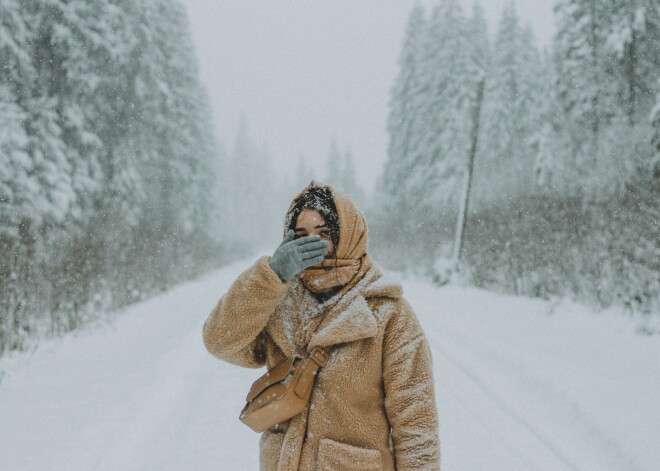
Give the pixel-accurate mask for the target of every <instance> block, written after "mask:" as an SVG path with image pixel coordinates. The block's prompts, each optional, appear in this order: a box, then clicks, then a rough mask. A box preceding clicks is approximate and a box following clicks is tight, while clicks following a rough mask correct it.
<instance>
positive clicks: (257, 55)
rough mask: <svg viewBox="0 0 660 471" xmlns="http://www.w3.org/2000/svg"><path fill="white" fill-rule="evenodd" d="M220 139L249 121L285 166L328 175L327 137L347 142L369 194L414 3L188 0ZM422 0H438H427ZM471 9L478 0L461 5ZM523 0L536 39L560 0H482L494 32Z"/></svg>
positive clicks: (227, 140)
mask: <svg viewBox="0 0 660 471" xmlns="http://www.w3.org/2000/svg"><path fill="white" fill-rule="evenodd" d="M183 3H184V4H185V5H186V6H187V8H188V16H189V19H190V23H191V30H192V34H193V41H194V44H195V47H196V49H197V50H196V54H197V57H198V59H199V63H200V71H201V75H202V81H203V84H204V86H205V88H206V90H207V92H208V95H209V98H210V100H211V105H212V107H213V113H214V121H215V127H216V133H217V137H218V139H219V140H220V142H222V143H223V145H224V146H225V147H227V148H230V147H231V145H232V143H233V140H234V136H235V134H236V129H237V127H238V122H239V120H240V118H241V116H244V117H245V120H246V122H247V123H248V125H249V127H250V131H251V135H252V137H253V139H254V140H255V143H256V144H259V145H262V144H264V145H266V146H267V148H268V150H269V152H270V155H271V157H272V159H273V161H274V164H275V166H276V167H277V168H278V169H280V172H281V173H282V174H283V173H284V172H294V171H295V168H296V166H297V163H298V161H299V158H300V155H304V156H305V158H306V159H307V161H308V162H309V163H310V165H313V166H314V168H315V169H316V171H317V173H316V174H315V178H317V179H319V180H323V178H324V177H325V175H326V173H327V163H326V157H327V154H328V149H329V146H330V141H331V140H332V138H333V137H336V139H337V142H338V144H339V146H340V148H342V149H344V148H346V147H349V148H350V149H351V152H352V154H353V157H354V162H355V166H356V168H357V170H358V181H359V182H361V183H362V184H363V185H364V186H365V188H366V189H367V190H368V191H371V190H372V188H373V186H374V184H375V181H376V178H377V176H378V173H379V172H380V168H381V167H382V164H383V162H384V160H385V156H386V150H387V133H386V132H385V124H386V119H387V103H388V99H389V93H390V88H391V87H392V84H393V82H394V79H395V78H396V75H397V61H398V57H399V52H400V48H401V43H402V40H403V33H404V30H405V24H406V21H407V18H408V13H409V12H410V9H411V8H412V6H413V4H414V0H332V1H329V0H324V1H321V0H183ZM421 3H422V4H423V5H431V4H434V3H433V2H429V1H423V2H421ZM462 3H463V5H464V9H465V11H466V12H469V11H471V9H472V3H473V2H472V1H465V0H463V1H462ZM507 3H514V4H516V7H517V10H518V12H519V15H520V16H521V18H522V19H523V21H524V22H527V23H529V24H530V25H531V26H532V29H533V30H534V32H535V34H536V38H537V41H538V43H539V44H541V45H547V44H549V42H550V38H551V36H552V34H553V30H554V20H553V17H552V5H553V4H554V0H534V1H529V0H482V1H481V4H482V5H483V6H484V10H485V11H486V15H487V17H488V19H489V22H490V33H491V35H492V33H493V31H494V29H495V27H496V25H497V21H498V19H499V16H500V12H501V10H502V7H503V5H505V4H507Z"/></svg>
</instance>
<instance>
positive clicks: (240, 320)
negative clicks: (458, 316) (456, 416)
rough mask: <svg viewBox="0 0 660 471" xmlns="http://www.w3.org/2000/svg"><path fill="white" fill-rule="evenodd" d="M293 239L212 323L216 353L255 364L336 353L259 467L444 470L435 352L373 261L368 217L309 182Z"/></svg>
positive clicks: (237, 285)
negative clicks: (313, 353) (326, 351)
mask: <svg viewBox="0 0 660 471" xmlns="http://www.w3.org/2000/svg"><path fill="white" fill-rule="evenodd" d="M284 232H285V238H284V242H282V244H281V245H280V246H279V247H278V248H277V249H276V250H275V252H274V253H273V256H272V257H262V258H260V259H259V260H257V262H256V263H255V265H254V266H252V267H251V268H249V269H248V270H246V271H245V272H243V273H242V274H241V275H240V276H239V277H238V279H237V280H236V281H235V282H234V283H233V284H232V285H231V287H230V288H229V291H228V292H227V293H226V294H225V295H224V296H223V297H222V298H221V299H220V301H219V302H218V304H217V306H216V307H215V309H214V310H213V311H212V312H211V315H210V316H209V318H208V320H207V321H206V323H205V325H204V343H205V345H206V348H207V349H208V350H209V351H210V352H211V353H213V354H214V355H216V356H218V357H219V358H222V359H223V360H226V361H228V362H230V363H233V364H237V365H240V366H245V367H251V368H257V367H261V366H264V365H266V366H267V367H268V368H269V369H270V368H272V367H273V366H274V365H276V364H278V363H280V362H282V361H284V360H286V359H288V358H292V357H294V356H296V355H299V356H301V357H302V356H303V355H304V354H305V353H306V352H311V351H312V349H314V348H315V347H326V348H327V349H329V350H330V355H329V359H328V361H327V363H326V365H325V366H324V367H323V368H322V369H321V370H320V371H319V373H318V375H317V377H316V381H315V383H314V387H313V390H312V396H311V399H310V402H309V405H308V407H307V409H306V410H305V411H304V412H302V413H300V414H298V415H296V416H294V417H292V418H291V419H289V420H287V421H286V422H284V423H282V424H277V425H275V426H273V427H271V428H270V429H268V430H266V431H265V432H263V434H262V436H261V440H260V456H259V458H260V468H261V470H263V471H298V470H299V471H316V470H320V471H329V470H333V471H335V470H336V471H351V470H356V471H357V470H359V471H394V470H397V471H408V470H439V469H440V465H439V461H440V456H439V455H440V453H439V439H438V422H437V413H436V406H435V396H434V385H433V377H432V365H431V352H430V349H429V347H428V343H427V341H426V338H425V336H424V333H423V332H422V329H421V327H420V325H419V323H418V321H417V319H416V317H415V314H414V313H413V311H412V309H411V307H410V305H409V304H408V303H407V302H406V301H405V300H404V299H403V297H402V288H401V285H399V284H395V283H389V282H386V281H384V280H383V278H382V272H381V270H380V268H379V267H378V266H377V265H376V264H374V263H372V261H371V259H370V257H369V255H367V224H366V221H365V219H364V217H363V215H362V213H360V211H359V210H358V209H357V208H356V207H355V205H354V204H353V203H352V202H351V201H350V200H349V199H348V198H347V197H346V196H345V195H343V194H342V193H340V192H338V191H336V190H335V189H334V188H332V187H331V186H328V185H322V184H318V183H315V182H311V184H310V185H308V186H307V187H306V188H305V189H303V191H302V192H301V193H300V194H298V196H296V198H295V199H294V200H293V202H292V203H291V205H290V207H289V210H288V212H287V216H286V220H285V229H284ZM321 313H324V314H323V315H322V316H321V315H320V314H321ZM246 389H247V388H246Z"/></svg>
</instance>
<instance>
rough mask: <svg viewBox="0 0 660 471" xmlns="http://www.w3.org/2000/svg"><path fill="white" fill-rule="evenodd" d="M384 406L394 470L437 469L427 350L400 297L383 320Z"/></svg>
mask: <svg viewBox="0 0 660 471" xmlns="http://www.w3.org/2000/svg"><path fill="white" fill-rule="evenodd" d="M383 381H384V387H385V411H386V413H387V417H388V420H389V421H390V425H391V426H392V443H393V445H394V457H395V460H396V469H397V470H398V471H412V470H415V471H421V470H433V471H438V470H439V469H440V439H439V434H438V414H437V410H436V404H435V392H434V383H433V366H432V361H431V350H430V348H429V345H428V342H427V340H426V337H425V335H424V332H423V331H422V328H421V326H420V325H419V322H418V320H417V317H416V316H415V314H414V312H413V310H412V308H411V307H410V305H409V304H408V303H407V302H406V301H405V300H403V299H401V300H400V301H399V303H398V304H397V309H396V310H395V312H394V314H393V315H392V317H391V318H390V319H389V322H388V323H387V327H386V330H385V338H384V345H383Z"/></svg>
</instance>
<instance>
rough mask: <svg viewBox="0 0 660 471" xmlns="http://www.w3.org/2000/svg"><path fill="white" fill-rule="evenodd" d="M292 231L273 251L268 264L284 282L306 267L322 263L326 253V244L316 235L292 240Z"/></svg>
mask: <svg viewBox="0 0 660 471" xmlns="http://www.w3.org/2000/svg"><path fill="white" fill-rule="evenodd" d="M294 234H295V233H294V232H293V230H291V229H290V230H289V232H287V234H286V237H285V238H284V241H283V242H282V243H281V244H280V246H279V247H278V248H277V249H276V250H275V253H273V256H272V257H270V260H269V261H268V263H269V264H270V267H271V268H272V269H273V271H274V272H275V273H277V276H279V277H280V280H282V281H286V280H288V279H290V278H292V277H293V276H295V275H297V274H298V273H300V272H301V271H303V270H304V269H305V268H307V267H311V266H312V265H316V264H317V263H319V262H322V261H323V256H324V255H325V254H326V252H327V251H328V242H326V241H324V240H321V237H320V236H318V235H309V236H305V237H301V238H299V239H295V240H294Z"/></svg>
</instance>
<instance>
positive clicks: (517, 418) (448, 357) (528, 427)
mask: <svg viewBox="0 0 660 471" xmlns="http://www.w3.org/2000/svg"><path fill="white" fill-rule="evenodd" d="M427 335H428V336H429V337H430V338H432V339H433V342H432V343H431V348H432V350H433V351H434V352H435V353H437V354H439V355H440V356H442V358H443V359H444V360H445V361H446V362H447V363H449V364H451V365H452V366H453V367H454V368H455V370H457V371H458V372H459V373H460V374H461V375H462V376H463V377H465V378H466V379H468V380H469V381H470V382H471V383H472V384H473V385H474V386H476V389H477V390H478V391H479V392H480V393H481V394H482V395H484V396H485V397H486V398H488V399H489V401H490V402H491V403H493V404H495V406H496V407H497V408H498V409H500V410H501V411H502V412H503V413H504V414H505V415H506V416H507V417H509V418H510V419H511V420H512V421H513V422H515V423H516V424H517V425H518V426H519V427H520V428H522V429H524V430H525V431H526V432H527V433H528V434H529V435H531V436H532V437H534V438H535V439H536V441H537V442H538V443H539V444H540V445H541V446H542V447H543V448H545V449H546V450H548V451H549V452H550V453H551V454H552V455H553V456H554V457H555V458H556V459H557V460H558V461H559V462H561V463H562V464H563V465H564V466H565V467H566V469H569V470H571V471H587V470H585V469H584V468H581V467H579V466H578V465H576V464H575V463H574V462H573V461H572V460H571V459H570V458H569V457H568V456H567V455H566V454H565V453H564V452H563V451H562V450H561V449H560V448H559V447H558V446H557V445H555V444H554V443H553V442H552V440H550V439H549V438H548V437H547V436H545V435H544V434H543V433H542V432H541V431H540V430H539V429H538V428H536V427H535V426H534V425H532V423H530V422H529V421H528V420H526V419H525V418H524V417H523V416H521V415H520V414H518V413H517V412H516V411H515V410H514V409H512V408H511V407H509V406H508V405H507V404H506V403H505V402H504V401H503V400H502V399H501V398H499V397H498V396H497V395H495V394H493V392H492V391H491V390H490V388H489V387H488V385H486V383H484V381H483V380H482V379H481V378H480V377H479V376H478V375H476V374H475V373H474V372H472V371H471V370H470V369H469V368H467V367H466V366H465V365H464V364H463V363H461V362H460V361H459V360H457V359H456V357H455V356H454V355H452V354H450V353H449V352H448V351H447V350H446V349H444V348H442V347H440V346H439V344H440V342H439V338H438V335H437V334H435V333H434V332H432V331H431V332H427Z"/></svg>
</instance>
